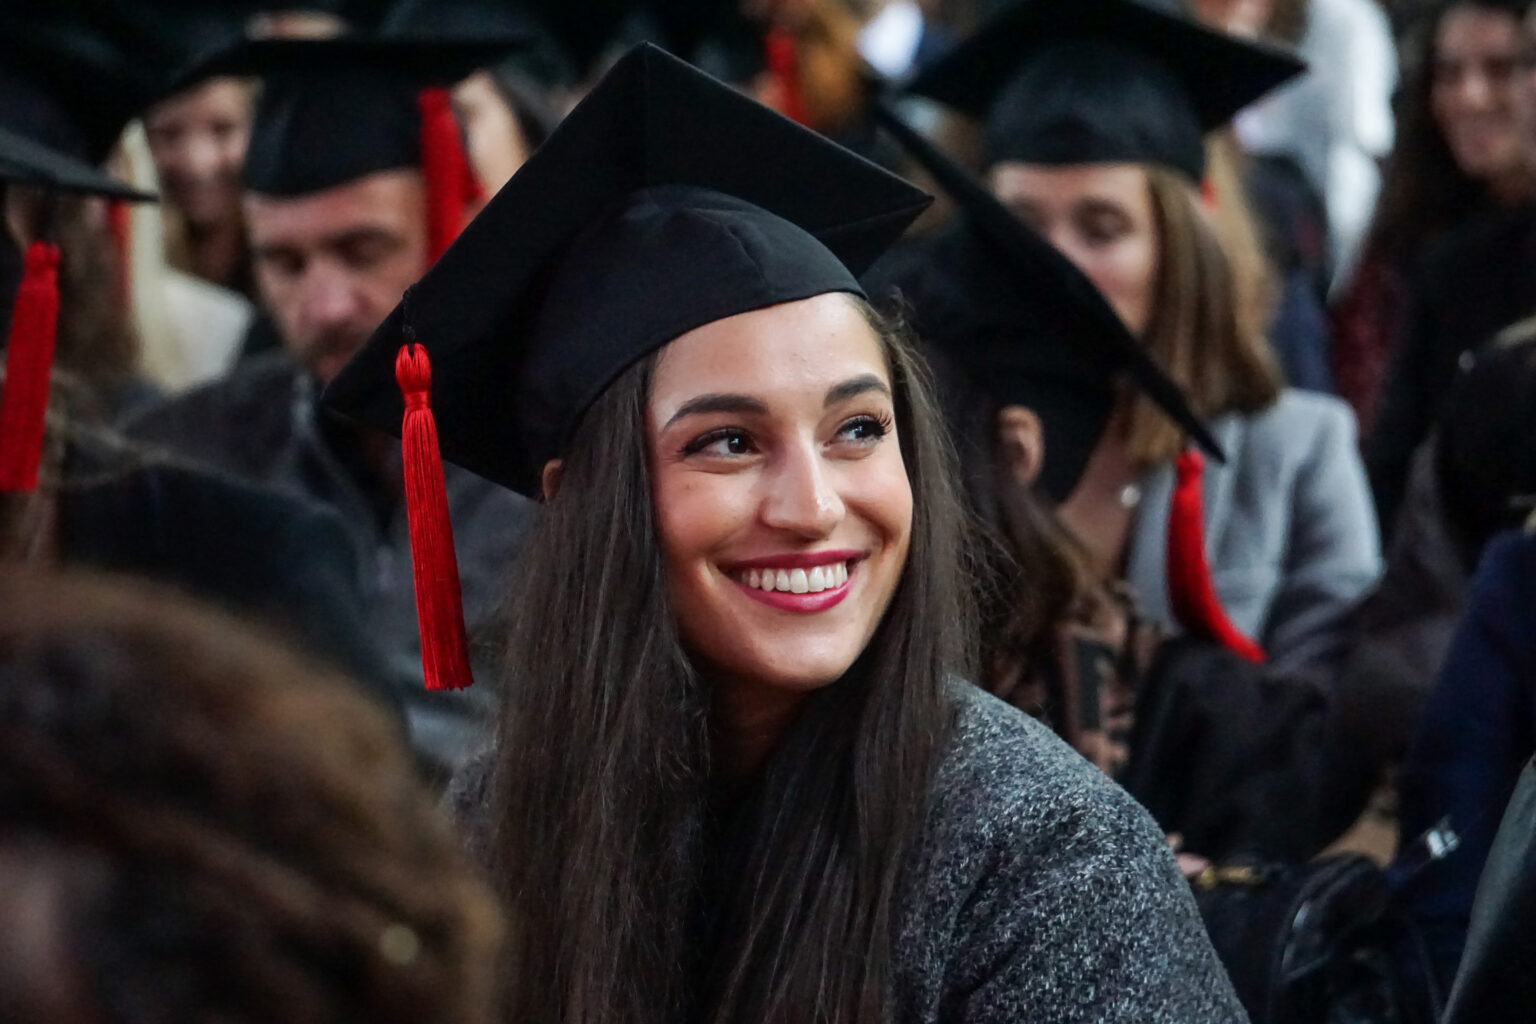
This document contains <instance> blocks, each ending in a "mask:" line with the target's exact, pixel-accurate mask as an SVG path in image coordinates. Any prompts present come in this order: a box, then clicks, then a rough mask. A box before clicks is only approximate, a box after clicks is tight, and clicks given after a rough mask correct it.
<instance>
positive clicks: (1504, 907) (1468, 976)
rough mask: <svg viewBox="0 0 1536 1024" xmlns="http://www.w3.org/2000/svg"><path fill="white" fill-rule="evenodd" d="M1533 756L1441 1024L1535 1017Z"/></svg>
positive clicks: (1475, 910) (1508, 1023)
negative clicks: (1443, 1021)
mask: <svg viewBox="0 0 1536 1024" xmlns="http://www.w3.org/2000/svg"><path fill="white" fill-rule="evenodd" d="M1532 922H1536V761H1531V762H1529V763H1527V764H1526V766H1525V770H1524V771H1523V772H1522V773H1521V774H1520V780H1519V783H1518V784H1517V785H1516V787H1515V792H1514V795H1513V796H1512V797H1511V798H1510V801H1509V805H1508V807H1507V808H1506V809H1505V811H1504V823H1503V824H1502V825H1500V826H1499V833H1498V838H1497V839H1496V840H1494V844H1493V850H1492V852H1491V853H1490V854H1489V857H1488V865H1487V867H1486V868H1484V870H1483V877H1482V881H1481V883H1479V885H1478V887H1477V902H1476V903H1475V904H1474V905H1473V907H1472V926H1471V930H1470V931H1469V932H1468V934H1467V951H1466V955H1465V956H1463V957H1462V961H1461V971H1460V973H1459V974H1457V975H1456V985H1455V987H1454V988H1453V989H1452V990H1451V999H1450V1005H1449V1006H1448V1007H1447V1008H1446V1013H1445V1024H1474V1022H1476V1024H1525V1022H1526V1021H1529V1020H1530V1019H1531V1018H1532V1017H1533V1016H1536V970H1533V969H1532V966H1533V965H1536V927H1532Z"/></svg>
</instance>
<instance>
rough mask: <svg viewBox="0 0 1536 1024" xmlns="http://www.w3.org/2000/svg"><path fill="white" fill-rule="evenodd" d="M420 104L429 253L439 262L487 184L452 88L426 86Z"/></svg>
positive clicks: (417, 98) (480, 199) (483, 192)
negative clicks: (474, 163)
mask: <svg viewBox="0 0 1536 1024" xmlns="http://www.w3.org/2000/svg"><path fill="white" fill-rule="evenodd" d="M416 105H417V108H418V109H419V110H420V111H421V172H422V176H423V177H424V178H426V182H427V245H428V256H429V257H430V258H431V260H432V261H433V262H434V263H435V262H436V261H437V258H438V257H439V256H441V255H442V254H443V253H444V251H446V250H447V248H448V246H449V245H450V244H452V242H453V240H454V239H455V238H457V237H458V235H459V232H460V231H462V230H464V225H465V224H466V223H468V220H469V213H470V210H471V209H472V208H473V207H474V206H475V205H477V204H478V203H479V202H481V201H482V200H484V199H485V187H484V186H483V185H481V184H480V180H479V179H478V178H476V177H475V172H474V169H473V168H471V167H470V165H469V157H468V155H467V154H465V152H464V140H463V136H462V134H461V133H460V131H459V122H458V120H457V119H456V118H455V117H454V116H453V102H452V100H451V99H450V98H449V95H448V90H447V89H423V90H421V92H420V93H418V94H417V96H416Z"/></svg>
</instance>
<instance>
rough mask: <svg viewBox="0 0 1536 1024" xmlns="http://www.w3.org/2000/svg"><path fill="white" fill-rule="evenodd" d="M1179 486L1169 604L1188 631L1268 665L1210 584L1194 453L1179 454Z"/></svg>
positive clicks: (1172, 520) (1201, 463) (1200, 470)
mask: <svg viewBox="0 0 1536 1024" xmlns="http://www.w3.org/2000/svg"><path fill="white" fill-rule="evenodd" d="M1176 468H1177V472H1178V483H1177V484H1176V485H1175V486H1174V489H1173V507H1172V509H1171V510H1170V511H1169V514H1168V599H1169V603H1170V604H1171V605H1172V606H1173V615H1174V618H1176V619H1178V621H1179V624H1180V625H1182V626H1183V627H1184V628H1185V629H1186V630H1187V631H1189V632H1190V633H1192V634H1195V635H1197V636H1204V637H1208V638H1210V639H1212V640H1215V641H1216V642H1217V643H1219V644H1221V645H1222V646H1223V647H1226V648H1227V649H1228V650H1231V651H1233V652H1234V653H1236V654H1238V655H1240V656H1241V657H1244V658H1246V659H1248V660H1249V661H1252V662H1255V663H1262V662H1263V661H1264V650H1263V648H1261V647H1260V646H1259V645H1258V644H1256V643H1254V642H1253V641H1252V640H1250V639H1249V638H1248V637H1246V636H1244V635H1243V634H1242V632H1241V631H1240V630H1239V629H1238V628H1237V627H1236V626H1234V625H1233V624H1232V620H1231V619H1229V618H1227V613H1226V611H1225V609H1223V608H1222V607H1221V599H1220V598H1218V597H1217V596H1216V587H1215V586H1214V585H1213V584H1212V583H1211V569H1210V565H1209V564H1208V563H1207V562H1206V560H1205V525H1204V522H1203V521H1202V518H1201V517H1202V515H1203V511H1204V510H1203V508H1202V506H1203V501H1202V499H1201V493H1200V478H1201V476H1202V475H1203V474H1204V472H1205V459H1204V457H1203V456H1201V454H1200V453H1199V452H1198V451H1196V450H1195V449H1193V448H1191V449H1188V450H1186V451H1184V452H1181V453H1180V454H1179V458H1178V462H1177V463H1176Z"/></svg>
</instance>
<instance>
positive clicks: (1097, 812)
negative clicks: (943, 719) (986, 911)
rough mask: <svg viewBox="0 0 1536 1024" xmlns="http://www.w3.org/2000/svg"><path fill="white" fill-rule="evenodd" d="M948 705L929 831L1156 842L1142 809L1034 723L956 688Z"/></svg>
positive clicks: (982, 694) (965, 687)
mask: <svg viewBox="0 0 1536 1024" xmlns="http://www.w3.org/2000/svg"><path fill="white" fill-rule="evenodd" d="M953 706H954V709H955V725H954V731H953V733H952V734H951V739H950V743H949V746H948V748H947V750H946V752H945V755H944V757H943V759H942V760H941V762H940V765H939V769H938V772H937V775H936V777H935V780H934V785H933V790H932V801H931V805H930V806H931V807H932V808H933V809H932V811H931V812H930V816H929V821H930V828H932V827H935V826H938V827H944V826H948V827H949V828H951V829H953V830H955V831H957V832H963V833H968V834H971V835H973V836H975V837H976V838H983V839H984V838H986V837H987V836H991V837H993V838H995V839H996V840H998V841H1002V842H1008V843H1012V842H1014V841H1015V840H1017V839H1018V838H1019V837H1021V836H1023V837H1027V838H1028V839H1029V841H1030V842H1037V841H1038V842H1042V843H1044V844H1046V845H1050V844H1051V843H1053V842H1055V840H1056V839H1059V838H1060V837H1062V835H1063V834H1065V833H1071V834H1073V835H1075V836H1077V837H1079V838H1081V837H1082V835H1083V834H1084V833H1099V834H1100V836H1101V838H1102V839H1103V840H1105V841H1106V842H1110V843H1115V842H1120V841H1123V840H1124V839H1126V838H1127V837H1128V836H1130V835H1135V836H1137V837H1138V838H1144V837H1146V836H1148V835H1151V836H1153V837H1154V838H1156V836H1157V833H1156V831H1155V826H1154V825H1153V823H1152V820H1151V818H1150V817H1149V816H1148V815H1147V813H1146V811H1144V810H1143V809H1142V808H1141V807H1140V805H1138V804H1137V803H1136V802H1135V801H1134V800H1133V799H1132V798H1131V797H1130V795H1129V794H1127V793H1126V792H1125V790H1123V789H1121V788H1120V787H1119V786H1118V785H1116V784H1115V783H1114V782H1113V781H1111V780H1110V779H1109V778H1108V777H1107V776H1105V775H1104V773H1103V772H1101V771H1099V770H1098V769H1097V768H1095V767H1094V766H1093V765H1092V764H1090V763H1089V762H1088V761H1086V760H1084V759H1083V757H1082V756H1081V755H1080V754H1078V753H1077V752H1076V751H1074V750H1073V749H1072V748H1071V747H1069V746H1067V744H1066V743H1064V742H1063V741H1062V740H1061V739H1060V738H1059V737H1058V736H1057V735H1056V734H1055V733H1053V732H1052V731H1051V730H1050V729H1048V728H1046V727H1045V726H1044V725H1043V724H1041V723H1040V722H1038V721H1036V720H1035V719H1033V718H1031V717H1030V716H1029V715H1027V714H1025V713H1024V712H1022V711H1020V710H1019V709H1017V708H1015V707H1013V706H1012V705H1010V704H1006V703H1004V702H1003V701H1001V700H999V699H997V698H996V697H994V696H992V695H991V694H989V693H987V692H986V691H984V690H982V689H981V688H979V687H976V686H972V685H970V684H958V683H957V684H956V685H955V687H954V697H953Z"/></svg>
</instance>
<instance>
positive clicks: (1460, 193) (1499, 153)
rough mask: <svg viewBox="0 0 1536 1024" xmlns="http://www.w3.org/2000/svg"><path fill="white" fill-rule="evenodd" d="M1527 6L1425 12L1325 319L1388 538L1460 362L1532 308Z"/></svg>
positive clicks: (1534, 177)
mask: <svg viewBox="0 0 1536 1024" xmlns="http://www.w3.org/2000/svg"><path fill="white" fill-rule="evenodd" d="M1529 6H1530V4H1529V2H1528V0H1476V2H1466V0H1456V2H1449V3H1443V4H1440V5H1438V6H1436V7H1435V8H1434V9H1433V10H1432V12H1431V13H1430V15H1429V20H1428V21H1427V23H1426V24H1425V25H1423V26H1422V28H1421V31H1422V32H1423V33H1424V34H1423V35H1421V36H1417V37H1416V38H1417V39H1419V40H1420V44H1419V45H1420V47H1421V48H1420V51H1419V53H1420V59H1419V60H1418V61H1416V62H1415V63H1414V64H1413V65H1410V77H1409V79H1408V83H1407V85H1406V86H1405V90H1404V93H1403V97H1402V105H1401V115H1400V119H1399V125H1400V132H1399V139H1398V144H1397V147H1396V149H1395V151H1394V154H1393V156H1392V157H1391V159H1390V160H1389V161H1388V166H1387V175H1386V181H1385V183H1384V185H1383V189H1382V196H1381V202H1380V205H1379V208H1378V211H1377V214H1376V219H1375V222H1374V224H1373V226H1372V229H1371V234H1370V238H1369V240H1368V242H1367V246H1366V250H1365V258H1364V261H1363V262H1362V265H1361V267H1360V270H1359V272H1358V274H1357V275H1356V278H1355V281H1354V283H1353V284H1352V286H1351V290H1350V293H1349V294H1348V295H1346V296H1345V297H1344V298H1343V299H1342V300H1341V303H1340V305H1339V307H1338V309H1337V317H1336V320H1337V324H1338V331H1339V334H1338V342H1337V346H1338V347H1337V352H1338V360H1337V366H1338V372H1339V381H1340V388H1341V390H1342V393H1344V394H1345V395H1346V397H1347V398H1348V399H1349V400H1350V402H1351V403H1352V404H1354V405H1355V406H1356V408H1357V409H1358V410H1359V411H1360V415H1361V420H1362V422H1363V423H1365V424H1366V425H1367V426H1366V431H1365V436H1366V458H1367V465H1368V467H1369V469H1370V473H1371V485H1372V490H1373V492H1374V494H1375V500H1376V508H1377V513H1378V516H1379V518H1380V522H1381V526H1382V530H1383V533H1384V534H1385V535H1388V536H1390V534H1391V533H1392V532H1393V530H1394V529H1395V528H1396V516H1397V512H1398V509H1399V506H1400V504H1401V502H1402V499H1403V493H1404V487H1405V485H1406V482H1407V478H1408V474H1409V469H1410V466H1411V462H1412V458H1413V453H1414V450H1415V449H1416V448H1417V447H1418V446H1419V444H1420V442H1422V441H1423V440H1424V436H1425V434H1426V432H1427V431H1428V429H1429V425H1430V424H1431V423H1432V422H1433V420H1434V417H1435V415H1436V414H1437V412H1438V411H1439V407H1440V403H1441V402H1442V401H1443V400H1444V398H1445V394H1446V389H1447V388H1448V387H1449V385H1450V382H1451V380H1452V379H1453V378H1454V376H1455V372H1456V367H1457V362H1458V360H1459V359H1460V358H1461V355H1462V353H1463V352H1466V351H1468V350H1471V349H1475V348H1477V347H1478V346H1480V345H1482V344H1483V343H1484V342H1486V341H1488V340H1489V339H1490V338H1491V337H1492V336H1493V335H1494V333H1495V332H1497V331H1498V330H1500V329H1501V328H1503V327H1505V326H1507V325H1508V324H1510V323H1512V322H1513V321H1515V320H1516V319H1518V318H1520V317H1522V316H1524V315H1525V314H1527V313H1528V312H1529V311H1530V309H1531V307H1532V306H1533V304H1536V271H1533V269H1532V268H1533V267H1536V259H1533V258H1532V254H1536V221H1533V216H1536V215H1533V213H1532V212H1531V211H1530V209H1529V204H1530V203H1531V201H1532V199H1533V197H1536V80H1533V78H1532V73H1531V65H1530V43H1529V39H1528V36H1527V34H1526V33H1525V32H1524V31H1523V30H1522V27H1521V19H1522V17H1523V16H1524V14H1525V12H1526V11H1527V10H1528V8H1529Z"/></svg>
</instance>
